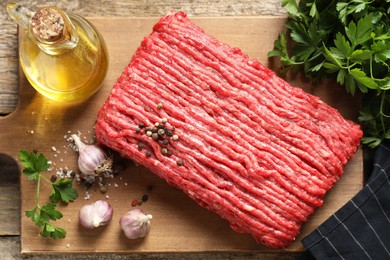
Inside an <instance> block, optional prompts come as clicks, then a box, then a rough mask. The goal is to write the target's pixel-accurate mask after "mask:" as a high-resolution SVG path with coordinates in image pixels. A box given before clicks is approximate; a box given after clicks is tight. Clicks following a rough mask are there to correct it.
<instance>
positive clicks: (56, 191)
mask: <svg viewBox="0 0 390 260" xmlns="http://www.w3.org/2000/svg"><path fill="white" fill-rule="evenodd" d="M19 159H20V161H21V164H22V165H23V167H24V169H23V174H24V175H26V176H27V178H28V179H29V180H30V181H36V183H37V188H36V194H35V207H34V208H33V209H31V210H27V211H26V216H27V217H29V218H31V220H32V221H33V222H34V223H35V225H37V226H38V227H40V228H41V236H42V237H49V238H53V239H58V238H65V236H66V231H65V230H64V229H63V228H60V227H56V226H54V225H52V224H51V223H50V221H56V220H57V219H61V218H62V217H63V215H62V213H61V212H60V211H59V210H57V209H56V205H57V203H58V202H64V203H68V202H71V201H74V200H75V199H76V198H77V196H78V194H77V191H76V189H75V188H73V186H72V180H70V179H60V180H58V181H56V182H51V181H50V180H49V179H47V178H46V177H45V176H44V175H43V173H44V172H46V171H48V170H49V168H50V164H49V162H48V160H47V158H46V157H45V156H44V155H43V154H39V155H38V154H36V153H34V152H28V151H25V150H20V151H19ZM42 180H43V181H46V182H48V183H50V185H51V187H52V190H51V193H50V202H49V203H47V204H44V205H40V203H39V195H40V190H41V181H42Z"/></svg>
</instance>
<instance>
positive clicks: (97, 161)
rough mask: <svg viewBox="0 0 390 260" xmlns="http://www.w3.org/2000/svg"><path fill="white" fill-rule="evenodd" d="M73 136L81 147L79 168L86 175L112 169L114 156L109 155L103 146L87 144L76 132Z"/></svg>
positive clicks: (79, 147)
mask: <svg viewBox="0 0 390 260" xmlns="http://www.w3.org/2000/svg"><path fill="white" fill-rule="evenodd" d="M72 138H73V140H74V142H75V144H76V146H77V147H78V149H79V158H78V168H79V170H80V172H81V173H82V174H83V175H84V177H85V176H88V175H98V174H100V173H105V172H111V171H112V165H113V162H112V157H110V156H107V154H106V153H105V152H104V151H103V149H102V148H101V147H99V146H98V145H94V144H85V143H83V142H82V141H81V139H80V137H79V136H78V135H75V134H73V135H72Z"/></svg>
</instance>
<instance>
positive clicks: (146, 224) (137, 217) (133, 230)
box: [119, 208, 152, 239]
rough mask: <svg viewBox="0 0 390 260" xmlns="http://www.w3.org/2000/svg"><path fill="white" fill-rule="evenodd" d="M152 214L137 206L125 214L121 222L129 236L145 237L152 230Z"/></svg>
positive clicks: (134, 237) (133, 237)
mask: <svg viewBox="0 0 390 260" xmlns="http://www.w3.org/2000/svg"><path fill="white" fill-rule="evenodd" d="M151 219H152V215H150V214H148V215H145V214H144V213H143V212H142V210H141V209H139V208H135V209H132V210H130V211H129V212H127V213H126V214H125V215H123V216H122V217H121V218H120V220H119V224H120V226H121V228H122V230H123V231H124V232H125V235H126V237H127V238H130V239H136V238H139V237H144V236H146V234H147V233H148V232H149V230H150V220H151Z"/></svg>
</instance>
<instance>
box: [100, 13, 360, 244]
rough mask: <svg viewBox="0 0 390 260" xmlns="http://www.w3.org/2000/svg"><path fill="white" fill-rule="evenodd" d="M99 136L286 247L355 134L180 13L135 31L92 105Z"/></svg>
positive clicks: (336, 172) (263, 238)
mask: <svg viewBox="0 0 390 260" xmlns="http://www.w3.org/2000/svg"><path fill="white" fill-rule="evenodd" d="M95 131H96V137H97V140H98V142H99V143H101V144H103V145H105V146H107V147H109V148H111V149H113V150H115V151H117V152H119V153H120V154H121V155H122V156H124V157H126V158H130V159H132V160H134V161H135V162H137V163H139V164H141V165H143V166H145V167H147V168H148V169H149V170H150V171H151V172H153V173H155V174H156V175H158V176H159V177H161V178H163V179H165V180H166V181H167V183H169V184H170V185H173V186H175V187H177V188H179V189H181V190H183V191H184V192H185V193H186V194H187V195H188V196H189V197H191V198H192V199H193V200H195V201H196V202H197V203H199V204H200V205H201V206H203V207H205V208H207V209H209V210H211V211H213V212H215V213H217V214H219V215H220V216H221V217H222V218H223V219H226V220H227V221H229V223H230V226H231V227H232V229H234V230H235V231H237V232H243V233H250V234H251V235H252V236H253V237H254V238H255V239H256V241H258V242H261V243H263V244H264V245H266V246H269V247H275V248H281V247H287V246H288V245H289V244H290V243H291V242H292V241H293V240H294V238H295V237H296V236H297V235H298V234H299V232H300V229H301V225H302V224H303V223H304V222H305V221H306V220H307V219H308V217H309V216H310V215H311V214H312V213H313V211H314V210H315V209H316V208H317V207H319V206H321V204H322V202H323V196H324V194H325V193H326V192H327V191H328V190H329V189H331V188H332V186H333V185H334V183H335V182H336V181H337V180H338V179H339V178H340V176H341V175H342V173H343V166H344V165H345V164H346V163H347V162H348V160H349V159H350V158H351V157H352V156H353V155H354V153H355V152H356V150H357V147H358V146H359V143H360V138H361V136H362V131H361V130H360V127H359V125H357V124H355V123H353V122H351V121H348V120H345V119H344V118H343V117H342V116H341V115H340V113H339V112H338V111H337V110H335V109H333V108H332V107H330V106H329V105H327V104H325V103H324V102H322V101H321V100H320V99H319V98H318V97H315V96H313V95H310V94H308V93H305V92H304V91H303V90H302V89H300V88H294V87H291V86H290V85H289V84H288V83H286V82H285V81H284V80H283V79H281V78H279V77H278V76H277V75H276V74H275V73H274V72H272V71H271V70H269V69H267V68H266V67H264V66H263V65H262V64H260V63H259V62H258V61H256V60H253V59H250V58H249V57H248V56H247V55H246V54H244V53H242V52H241V51H240V50H239V49H237V48H231V47H230V46H228V45H227V44H224V43H221V42H219V41H218V40H217V39H215V38H214V37H213V36H211V35H208V34H206V33H205V32H204V31H203V30H202V29H201V28H199V27H198V26H197V25H195V24H194V23H193V22H192V21H191V20H190V19H189V18H188V17H187V16H186V14H185V13H183V12H178V13H175V14H171V15H168V16H166V17H163V18H162V19H161V20H160V21H159V22H158V23H157V24H156V25H155V26H154V27H153V32H152V33H151V34H150V35H149V36H147V37H146V38H144V39H143V41H142V43H141V45H140V46H139V48H138V49H137V51H136V52H135V54H134V56H133V57H132V59H131V61H130V63H129V65H128V66H127V67H126V68H125V70H124V71H123V73H122V75H121V76H120V77H119V78H118V80H117V82H116V83H115V85H114V86H113V89H112V91H111V93H110V95H109V97H108V99H107V101H106V102H105V104H104V105H103V107H102V108H101V109H100V111H99V113H98V118H97V123H96V126H95Z"/></svg>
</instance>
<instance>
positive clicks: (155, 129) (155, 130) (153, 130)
mask: <svg viewBox="0 0 390 260" xmlns="http://www.w3.org/2000/svg"><path fill="white" fill-rule="evenodd" d="M150 131H151V132H152V133H157V131H158V129H157V128H155V127H154V128H152V130H150Z"/></svg>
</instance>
